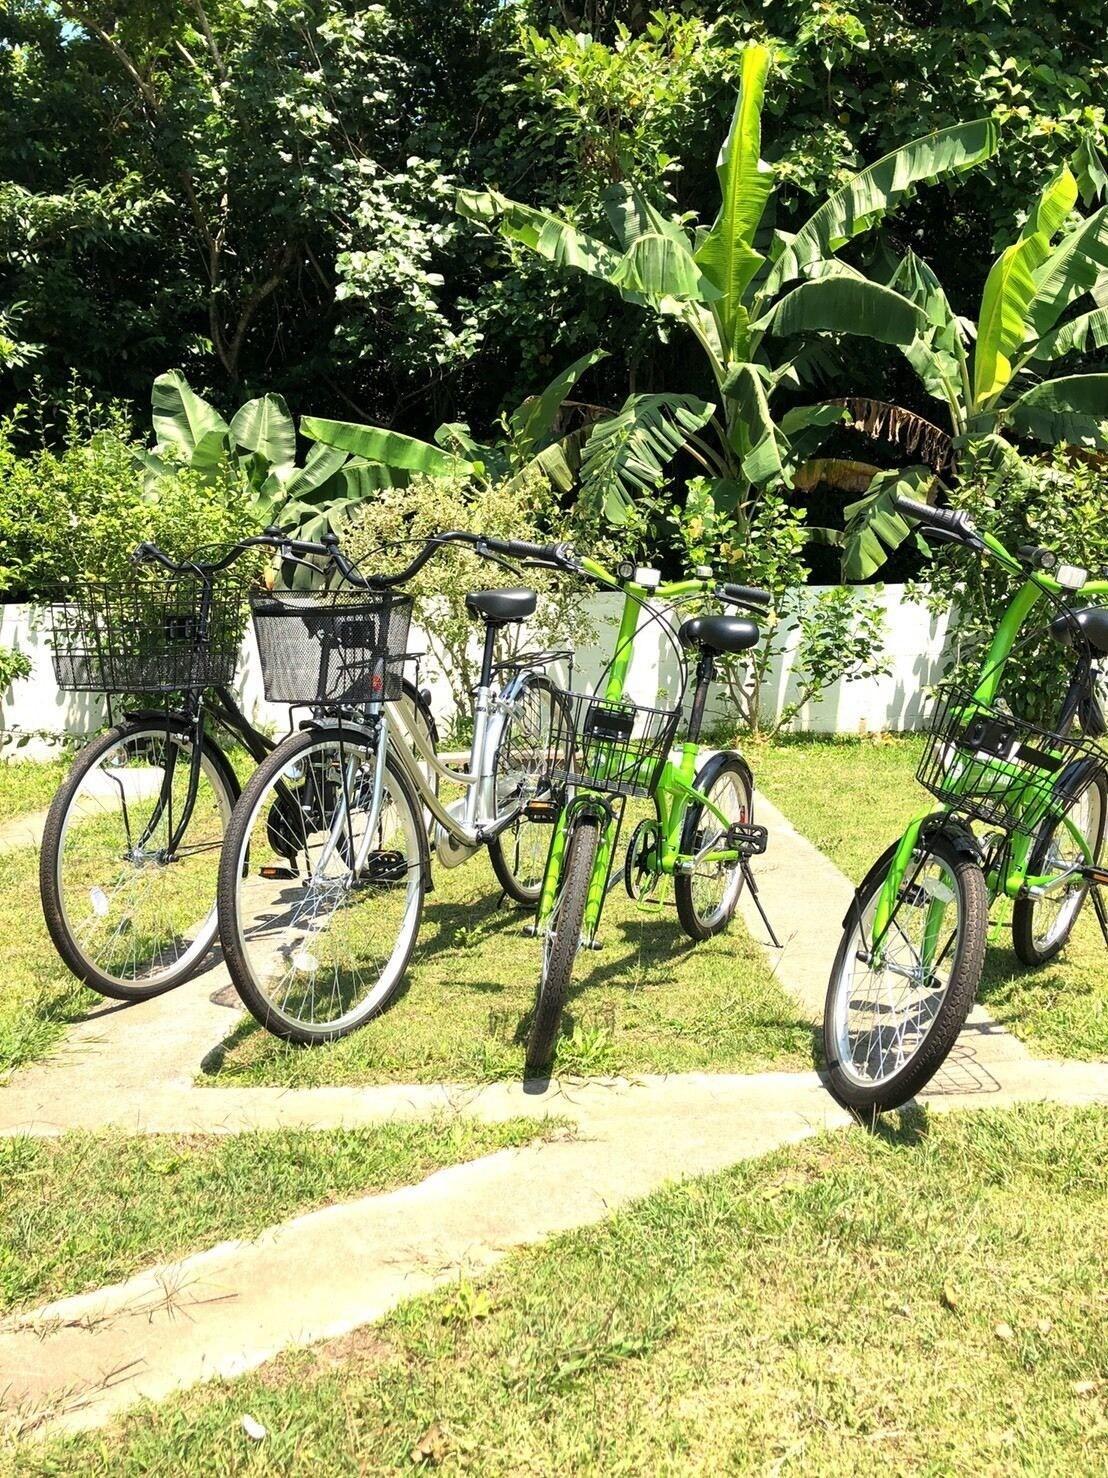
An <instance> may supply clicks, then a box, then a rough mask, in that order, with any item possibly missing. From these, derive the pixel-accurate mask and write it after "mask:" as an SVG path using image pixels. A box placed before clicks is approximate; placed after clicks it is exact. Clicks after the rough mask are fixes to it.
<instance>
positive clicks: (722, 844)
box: [673, 755, 754, 940]
mask: <svg viewBox="0 0 1108 1478" xmlns="http://www.w3.org/2000/svg"><path fill="white" fill-rule="evenodd" d="M695 783H696V789H697V790H699V791H700V793H701V794H702V795H704V796H706V797H707V799H708V800H709V801H710V802H711V806H707V805H705V804H704V802H703V801H694V802H693V803H692V804H691V805H690V806H689V808H688V810H687V811H686V812H685V824H684V826H683V828H682V831H681V856H682V860H683V861H684V862H685V863H686V864H687V865H688V867H689V871H688V872H678V873H677V875H676V877H675V878H674V880H673V896H674V901H675V902H676V904H677V917H678V918H679V919H680V920H681V927H682V929H684V931H685V933H686V934H687V935H688V936H689V938H690V939H697V940H700V939H709V938H710V937H711V936H712V935H713V934H718V933H719V932H720V930H721V929H726V927H727V925H728V924H729V923H730V922H731V919H732V917H733V916H734V913H735V909H736V907H737V906H738V902H739V894H740V893H741V892H742V887H743V870H742V864H741V862H740V860H739V857H738V855H737V854H736V855H735V856H734V857H733V858H728V859H726V860H720V859H716V860H711V859H710V854H711V852H713V851H717V852H724V851H727V850H728V849H727V831H728V828H729V827H730V826H733V825H735V824H736V823H742V824H746V823H748V822H749V821H750V820H751V818H752V816H753V814H754V792H753V788H752V786H751V783H750V774H749V771H748V770H747V768H746V766H745V765H744V764H742V763H741V761H740V760H738V759H737V758H736V757H735V756H734V755H718V756H716V758H714V759H711V760H709V761H708V763H707V764H706V765H705V766H704V768H703V769H702V770H701V771H700V773H699V774H698V775H697V777H696V782H695ZM717 812H719V813H720V814H719V815H717V814H716V813H717ZM721 816H722V818H723V819H722V820H721V819H720V818H721ZM705 854H709V855H708V856H706V855H705Z"/></svg>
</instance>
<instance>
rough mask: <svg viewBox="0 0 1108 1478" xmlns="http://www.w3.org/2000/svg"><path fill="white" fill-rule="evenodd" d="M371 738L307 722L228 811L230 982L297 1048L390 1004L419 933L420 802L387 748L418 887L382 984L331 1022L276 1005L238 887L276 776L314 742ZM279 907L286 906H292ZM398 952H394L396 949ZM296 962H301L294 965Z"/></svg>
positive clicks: (222, 879)
mask: <svg viewBox="0 0 1108 1478" xmlns="http://www.w3.org/2000/svg"><path fill="white" fill-rule="evenodd" d="M376 742H379V741H377V740H374V739H372V738H371V736H370V735H368V734H367V733H366V732H365V731H364V730H360V729H347V728H344V727H342V726H338V727H335V728H331V727H326V728H314V727H310V728H307V729H303V730H300V731H299V732H297V733H295V734H291V735H289V737H288V738H287V739H285V740H284V741H283V742H282V743H281V744H279V745H278V746H277V748H276V749H275V750H274V751H273V753H272V754H270V755H269V756H268V758H267V759H266V760H264V761H263V763H262V764H261V765H259V767H258V768H257V770H255V772H254V774H253V775H252V776H251V778H250V780H249V782H248V783H247V785H246V787H245V788H244V790H243V792H242V795H241V797H240V798H239V801H238V804H237V805H236V806H235V809H234V811H233V813H232V815H231V824H230V825H229V826H228V828H227V837H226V840H225V843H224V848H223V856H222V859H221V861H220V871H219V929H220V938H221V940H222V943H223V951H224V957H225V959H226V962H227V968H228V970H229V972H230V975H231V980H232V982H233V984H234V986H235V989H236V991H237V992H238V994H239V997H240V999H241V1000H242V1002H243V1005H244V1006H246V1008H247V1010H248V1011H249V1012H250V1014H251V1015H252V1016H253V1017H254V1019H255V1020H256V1021H257V1022H258V1024H259V1025H260V1026H262V1027H264V1028H265V1030H266V1031H268V1032H269V1033H270V1034H271V1035H273V1036H276V1037H279V1038H280V1039H281V1040H283V1041H286V1042H293V1043H296V1044H297V1045H300V1046H317V1045H320V1044H322V1043H326V1042H333V1041H336V1040H337V1039H338V1038H340V1037H344V1036H347V1035H349V1033H350V1032H352V1031H355V1030H357V1029H358V1028H359V1027H361V1026H364V1025H365V1024H366V1023H367V1022H369V1021H372V1020H373V1018H374V1017H376V1016H379V1015H380V1014H381V1012H383V1011H384V1010H385V1009H386V1008H387V1006H388V1005H389V1003H390V1002H391V1001H392V999H393V997H394V996H395V994H396V992H397V990H398V989H399V987H400V985H401V984H402V982H403V979H404V975H405V973H406V971H407V968H408V964H409V962H410V960H411V956H412V952H413V950H414V949H415V945H416V941H417V940H418V938H419V928H420V922H421V920H422V914H423V904H424V898H425V895H426V889H427V875H428V872H429V863H428V857H427V849H426V841H427V839H426V831H425V830H424V828H423V808H422V806H421V804H420V802H419V800H418V798H417V797H416V795H415V793H414V791H413V790H412V787H411V785H410V783H409V781H408V779H407V776H406V775H405V774H404V771H403V770H402V768H401V767H400V765H399V763H398V762H397V761H396V760H395V758H394V757H393V755H392V754H391V753H390V754H388V755H386V758H385V774H386V777H387V781H388V785H389V792H390V804H395V805H397V806H398V807H402V808H404V812H405V814H406V817H407V823H408V824H407V825H406V826H405V831H406V835H407V836H408V837H409V839H410V844H411V845H412V846H413V847H414V848H415V851H416V856H417V858H418V861H417V862H415V863H413V864H411V865H409V866H406V867H405V876H406V878H407V877H409V875H411V876H413V877H414V889H415V892H414V895H411V896H409V897H408V898H407V901H406V904H405V909H404V915H403V925H402V928H403V933H402V934H401V935H400V936H399V937H398V940H397V944H396V945H395V946H394V949H393V952H392V953H391V954H390V955H389V958H388V961H387V969H386V971H385V972H383V973H382V977H381V978H382V980H383V984H381V981H380V980H379V982H378V987H379V988H377V989H374V990H373V991H371V992H370V994H369V996H368V998H367V999H366V1000H365V1001H363V1002H362V1003H361V1004H360V1005H357V1006H355V1007H353V1008H351V1009H350V1010H347V1011H344V1012H343V1013H342V1015H341V1016H340V1017H339V1018H338V1019H336V1020H331V1021H327V1022H323V1023H318V1022H308V1021H305V1020H303V1019H302V1018H300V1017H297V1016H295V1015H293V1014H292V1013H291V1012H289V1011H288V1010H284V1009H281V1008H280V1007H278V1006H277V1005H275V1003H274V1001H273V1000H271V998H270V996H269V995H268V994H267V992H266V990H265V988H264V987H263V984H262V983H261V982H260V981H259V980H258V979H257V978H256V975H257V969H256V964H255V960H254V959H252V955H251V947H250V943H249V942H248V940H247V936H246V930H245V929H244V927H243V917H242V915H243V910H242V907H241V904H240V890H241V888H242V886H243V884H244V881H245V880H246V879H247V878H248V877H249V876H250V862H249V859H250V855H251V837H252V830H253V828H254V826H255V825H257V826H259V827H263V826H264V827H268V820H267V821H265V822H263V821H261V819H260V818H261V813H262V810H263V808H264V806H265V804H266V799H267V797H268V795H269V794H270V793H271V791H272V790H273V787H274V786H275V784H276V782H277V781H278V780H279V779H280V777H281V776H282V775H283V774H284V773H285V772H286V771H288V770H289V769H290V767H295V766H296V765H297V764H298V763H300V762H303V761H305V760H306V759H307V757H308V755H309V752H310V751H311V750H312V749H313V748H316V749H318V748H321V747H322V746H324V745H326V744H328V743H333V744H334V745H335V746H336V747H340V748H339V752H340V753H341V746H349V748H350V749H351V751H354V750H355V749H358V748H366V747H367V746H368V745H369V744H370V743H376ZM401 823H402V825H403V824H404V823H403V817H401ZM324 829H326V828H324ZM415 838H418V843H417V842H416V841H415V840H414V839H415ZM345 861H346V865H347V866H348V867H349V858H348V857H347V858H346V859H345ZM283 906H284V908H285V911H286V912H288V911H289V906H288V905H283ZM298 917H299V913H298V911H297V910H296V909H294V910H293V923H294V924H295V923H296V919H297V918H298ZM266 927H267V928H268V929H269V930H270V932H272V930H273V929H274V927H275V926H274V925H272V924H267V926H266ZM309 927H310V929H314V928H315V916H314V915H312V916H311V919H310V925H309ZM397 950H399V952H398V953H397ZM293 964H295V962H293ZM295 968H296V969H299V968H301V967H299V966H295Z"/></svg>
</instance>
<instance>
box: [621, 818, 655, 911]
mask: <svg viewBox="0 0 1108 1478" xmlns="http://www.w3.org/2000/svg"><path fill="white" fill-rule="evenodd" d="M661 857H662V828H661V827H660V826H659V825H658V823H657V821H655V820H653V819H651V818H650V817H647V819H646V820H645V821H640V822H639V824H638V826H636V827H635V829H634V831H633V832H632V833H631V840H630V841H629V842H628V843H627V856H626V857H625V858H624V859H623V885H624V887H625V888H626V889H627V896H628V897H629V898H632V899H633V900H634V901H635V902H636V903H639V902H641V901H642V900H644V899H648V898H649V897H650V895H651V894H652V893H653V892H654V889H655V888H656V887H657V886H658V879H659V878H660V877H661V875H662V864H661Z"/></svg>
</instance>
